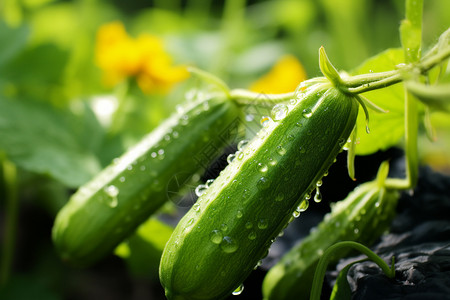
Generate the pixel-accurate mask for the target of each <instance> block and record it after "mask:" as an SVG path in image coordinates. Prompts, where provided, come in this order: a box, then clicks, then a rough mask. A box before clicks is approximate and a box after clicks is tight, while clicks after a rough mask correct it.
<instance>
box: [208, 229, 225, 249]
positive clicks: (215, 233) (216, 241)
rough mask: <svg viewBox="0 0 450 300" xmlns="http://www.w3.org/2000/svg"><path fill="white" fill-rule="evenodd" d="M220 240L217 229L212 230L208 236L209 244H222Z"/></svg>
mask: <svg viewBox="0 0 450 300" xmlns="http://www.w3.org/2000/svg"><path fill="white" fill-rule="evenodd" d="M222 238H223V236H222V232H221V231H220V230H217V229H215V230H213V231H212V232H211V234H210V235H209V239H210V240H211V242H213V243H214V244H217V245H219V244H220V243H221V242H222Z"/></svg>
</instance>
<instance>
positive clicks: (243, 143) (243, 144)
mask: <svg viewBox="0 0 450 300" xmlns="http://www.w3.org/2000/svg"><path fill="white" fill-rule="evenodd" d="M248 143H249V141H248V140H242V141H240V142H239V143H238V145H237V148H238V150H239V151H242V150H244V148H245V147H246V146H247V145H248Z"/></svg>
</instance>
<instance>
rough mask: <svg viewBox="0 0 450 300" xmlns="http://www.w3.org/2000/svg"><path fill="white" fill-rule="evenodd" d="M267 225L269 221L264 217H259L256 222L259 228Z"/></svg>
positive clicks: (264, 227)
mask: <svg viewBox="0 0 450 300" xmlns="http://www.w3.org/2000/svg"><path fill="white" fill-rule="evenodd" d="M268 225H269V223H268V222H267V220H266V219H260V220H259V222H258V228H259V229H266V228H267V226H268Z"/></svg>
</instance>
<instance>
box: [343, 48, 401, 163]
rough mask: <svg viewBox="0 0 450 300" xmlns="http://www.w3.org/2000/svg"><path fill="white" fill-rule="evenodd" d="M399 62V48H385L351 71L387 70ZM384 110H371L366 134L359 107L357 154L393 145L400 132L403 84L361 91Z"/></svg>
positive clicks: (396, 142) (397, 140) (358, 72)
mask: <svg viewBox="0 0 450 300" xmlns="http://www.w3.org/2000/svg"><path fill="white" fill-rule="evenodd" d="M402 62H403V50H402V49H388V50H386V51H384V52H382V53H380V54H378V55H376V56H374V57H372V58H370V59H368V60H367V61H365V62H364V63H363V64H362V65H361V66H359V67H358V68H356V69H355V70H354V71H353V72H352V74H353V75H357V74H364V73H371V72H383V71H390V70H393V69H394V68H395V66H396V65H398V64H400V63H402ZM362 95H363V96H364V97H366V98H367V99H369V100H370V101H372V102H373V103H375V104H376V105H377V106H379V107H381V108H383V109H384V110H387V111H388V112H387V113H376V112H371V114H370V122H369V128H370V134H368V133H366V130H365V127H366V120H365V116H364V112H363V110H362V108H360V111H359V115H358V121H357V126H358V127H359V128H358V133H359V135H358V143H357V145H356V154H357V155H369V154H372V153H375V152H377V151H379V150H385V149H387V148H389V147H392V146H394V145H397V144H398V143H399V141H400V140H401V138H402V137H403V135H404V89H403V84H396V85H393V86H390V87H387V88H384V89H379V90H374V91H370V92H367V93H364V94H362Z"/></svg>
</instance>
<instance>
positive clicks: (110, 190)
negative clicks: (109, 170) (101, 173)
mask: <svg viewBox="0 0 450 300" xmlns="http://www.w3.org/2000/svg"><path fill="white" fill-rule="evenodd" d="M105 193H106V194H107V195H108V196H109V197H117V195H119V189H118V188H117V187H116V186H115V185H109V186H107V187H105Z"/></svg>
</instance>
